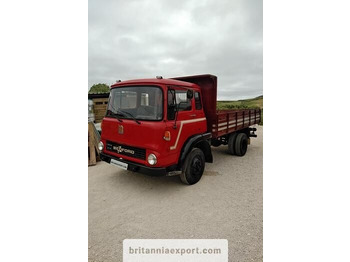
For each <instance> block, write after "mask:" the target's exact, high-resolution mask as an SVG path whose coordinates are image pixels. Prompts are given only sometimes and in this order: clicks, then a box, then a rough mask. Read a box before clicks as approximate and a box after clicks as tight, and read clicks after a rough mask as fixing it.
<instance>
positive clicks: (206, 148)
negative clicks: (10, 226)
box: [178, 133, 213, 167]
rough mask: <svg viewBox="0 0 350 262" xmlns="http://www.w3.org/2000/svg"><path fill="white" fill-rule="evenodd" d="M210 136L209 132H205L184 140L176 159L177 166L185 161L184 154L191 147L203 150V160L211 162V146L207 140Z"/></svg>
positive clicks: (187, 152) (188, 151) (185, 154)
mask: <svg viewBox="0 0 350 262" xmlns="http://www.w3.org/2000/svg"><path fill="white" fill-rule="evenodd" d="M210 138H211V133H205V134H200V135H194V136H192V137H190V138H189V139H187V140H186V142H185V144H184V145H183V147H182V149H181V153H180V157H179V161H178V165H179V167H181V166H182V165H183V163H184V162H185V159H186V156H187V155H188V154H189V153H190V152H191V150H192V149H193V148H199V149H201V150H202V151H203V153H204V157H205V162H208V163H213V155H212V152H211V146H210V144H209V142H208V140H209V139H210Z"/></svg>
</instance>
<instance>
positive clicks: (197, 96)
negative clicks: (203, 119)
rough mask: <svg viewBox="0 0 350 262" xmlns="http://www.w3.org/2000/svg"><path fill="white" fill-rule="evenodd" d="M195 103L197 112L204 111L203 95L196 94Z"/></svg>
mask: <svg viewBox="0 0 350 262" xmlns="http://www.w3.org/2000/svg"><path fill="white" fill-rule="evenodd" d="M194 101H195V104H196V110H200V109H202V103H201V95H200V94H199V92H195V93H194Z"/></svg>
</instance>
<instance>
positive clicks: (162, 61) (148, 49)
mask: <svg viewBox="0 0 350 262" xmlns="http://www.w3.org/2000/svg"><path fill="white" fill-rule="evenodd" d="M88 44H89V88H90V87H91V86H92V85H93V84H97V83H106V84H108V85H111V84H113V83H115V82H116V80H118V79H121V80H122V81H123V80H129V79H138V78H153V77H155V76H158V75H161V76H163V78H170V77H176V76H187V75H198V74H213V75H216V76H217V77H218V100H236V99H244V98H252V97H256V96H259V95H262V94H263V7H262V0H230V1H229V0H220V1H214V0H201V1H199V0H176V1H174V0H128V1H120V0H89V43H88Z"/></svg>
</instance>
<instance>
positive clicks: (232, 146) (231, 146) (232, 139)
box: [228, 133, 237, 155]
mask: <svg viewBox="0 0 350 262" xmlns="http://www.w3.org/2000/svg"><path fill="white" fill-rule="evenodd" d="M236 138H237V133H233V134H231V135H230V137H229V138H228V151H229V152H230V154H231V155H235V154H236V152H235V142H236Z"/></svg>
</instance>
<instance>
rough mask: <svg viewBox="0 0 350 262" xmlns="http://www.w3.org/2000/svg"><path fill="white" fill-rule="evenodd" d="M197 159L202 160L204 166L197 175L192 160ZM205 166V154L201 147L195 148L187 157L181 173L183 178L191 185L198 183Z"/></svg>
mask: <svg viewBox="0 0 350 262" xmlns="http://www.w3.org/2000/svg"><path fill="white" fill-rule="evenodd" d="M195 159H197V160H199V161H201V164H202V168H201V172H200V174H197V175H195V174H194V173H193V172H192V170H191V165H192V162H193V161H194V160H195ZM204 168H205V156H204V153H203V151H202V150H200V149H199V148H193V149H192V151H191V152H190V153H189V154H188V156H187V157H186V160H185V163H184V166H183V171H182V174H181V180H182V181H183V182H184V183H186V184H189V185H193V184H196V183H197V182H198V181H199V180H200V179H201V177H202V175H203V172H204Z"/></svg>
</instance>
